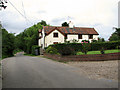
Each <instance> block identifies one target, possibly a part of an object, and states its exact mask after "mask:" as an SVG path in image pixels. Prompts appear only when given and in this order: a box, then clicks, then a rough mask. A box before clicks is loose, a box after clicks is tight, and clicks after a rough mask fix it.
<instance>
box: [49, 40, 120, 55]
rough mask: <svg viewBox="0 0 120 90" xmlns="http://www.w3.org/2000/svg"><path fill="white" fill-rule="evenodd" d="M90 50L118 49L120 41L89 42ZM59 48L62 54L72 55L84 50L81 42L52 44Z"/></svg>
mask: <svg viewBox="0 0 120 90" xmlns="http://www.w3.org/2000/svg"><path fill="white" fill-rule="evenodd" d="M88 44H89V45H88V46H89V50H88V51H97V50H101V49H102V48H104V49H105V50H110V49H116V47H117V46H120V41H110V42H94V43H88ZM50 46H51V47H54V48H56V49H57V50H58V52H59V53H60V54H61V55H70V54H72V55H73V54H75V53H76V52H79V51H82V44H81V43H60V44H54V45H50Z"/></svg>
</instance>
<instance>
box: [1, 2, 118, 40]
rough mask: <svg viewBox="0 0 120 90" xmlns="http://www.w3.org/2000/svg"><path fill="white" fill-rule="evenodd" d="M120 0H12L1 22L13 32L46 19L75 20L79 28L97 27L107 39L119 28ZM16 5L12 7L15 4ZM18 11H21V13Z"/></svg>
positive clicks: (50, 21)
mask: <svg viewBox="0 0 120 90" xmlns="http://www.w3.org/2000/svg"><path fill="white" fill-rule="evenodd" d="M118 1H119V0H9V1H8V3H7V4H6V5H7V8H6V9H5V10H4V9H2V10H1V11H0V21H1V23H2V25H3V27H4V28H5V29H7V31H8V32H11V33H16V34H18V33H20V32H22V31H23V30H24V29H26V28H28V27H30V26H32V25H33V24H36V23H38V22H40V21H41V20H45V21H46V22H47V23H48V24H50V25H52V26H61V23H63V22H65V21H66V22H69V21H72V22H73V23H74V25H75V26H77V27H94V28H95V29H96V31H97V32H98V33H99V34H100V35H99V37H103V38H105V39H106V40H107V39H108V38H109V37H110V35H111V33H113V32H114V31H115V30H113V27H118ZM12 5H13V6H12ZM15 8H17V10H18V11H19V12H20V13H21V14H22V15H21V14H20V13H19V12H18V11H17V10H16V9H15Z"/></svg>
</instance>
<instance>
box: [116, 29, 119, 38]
mask: <svg viewBox="0 0 120 90" xmlns="http://www.w3.org/2000/svg"><path fill="white" fill-rule="evenodd" d="M115 33H116V34H117V35H118V36H119V38H120V28H116V31H115Z"/></svg>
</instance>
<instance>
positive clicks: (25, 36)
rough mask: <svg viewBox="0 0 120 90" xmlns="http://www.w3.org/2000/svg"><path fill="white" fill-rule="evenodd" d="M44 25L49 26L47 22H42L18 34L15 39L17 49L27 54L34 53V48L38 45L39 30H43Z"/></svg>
mask: <svg viewBox="0 0 120 90" xmlns="http://www.w3.org/2000/svg"><path fill="white" fill-rule="evenodd" d="M43 25H44V26H45V25H47V24H46V22H45V21H43V20H42V21H41V22H39V23H37V24H35V25H33V26H31V27H29V28H27V29H25V30H24V31H23V32H22V33H20V34H18V35H17V36H16V38H15V46H16V49H21V50H23V51H24V52H26V53H27V54H31V53H32V46H33V45H38V38H39V34H38V30H39V29H42V27H43Z"/></svg>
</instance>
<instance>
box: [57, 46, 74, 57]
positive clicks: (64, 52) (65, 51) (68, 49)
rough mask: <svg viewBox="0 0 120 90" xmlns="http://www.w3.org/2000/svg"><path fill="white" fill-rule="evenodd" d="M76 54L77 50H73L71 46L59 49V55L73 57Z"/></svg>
mask: <svg viewBox="0 0 120 90" xmlns="http://www.w3.org/2000/svg"><path fill="white" fill-rule="evenodd" d="M74 52H75V50H74V49H72V48H71V47H69V46H64V47H62V48H61V49H59V53H60V54H61V55H73V54H75V53H74Z"/></svg>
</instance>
